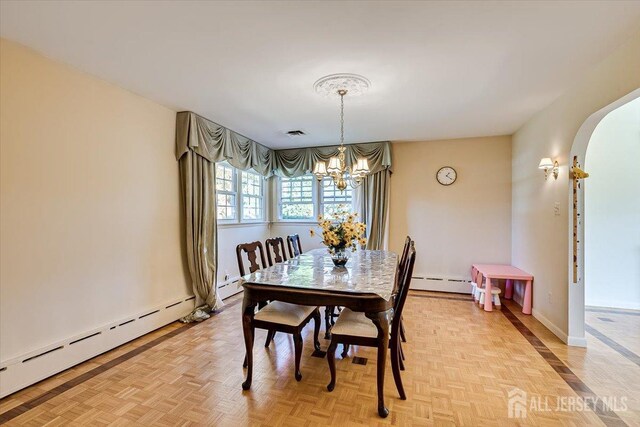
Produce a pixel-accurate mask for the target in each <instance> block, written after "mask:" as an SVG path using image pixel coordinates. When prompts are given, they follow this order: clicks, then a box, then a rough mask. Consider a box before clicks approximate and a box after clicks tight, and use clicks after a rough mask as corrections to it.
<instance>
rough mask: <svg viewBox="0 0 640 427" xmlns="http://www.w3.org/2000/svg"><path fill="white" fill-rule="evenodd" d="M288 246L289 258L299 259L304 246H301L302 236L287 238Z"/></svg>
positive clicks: (296, 235) (294, 235)
mask: <svg viewBox="0 0 640 427" xmlns="http://www.w3.org/2000/svg"><path fill="white" fill-rule="evenodd" d="M287 245H288V246H289V257H290V258H293V257H297V256H298V255H300V254H301V253H302V245H301V244H300V235H299V234H292V235H290V236H287Z"/></svg>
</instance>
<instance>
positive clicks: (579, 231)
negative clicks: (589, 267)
mask: <svg viewBox="0 0 640 427" xmlns="http://www.w3.org/2000/svg"><path fill="white" fill-rule="evenodd" d="M637 98H640V89H637V90H635V91H633V92H631V93H630V94H628V95H626V96H624V97H622V98H620V99H619V100H617V101H615V102H613V103H611V104H610V105H608V106H606V107H605V108H603V109H601V110H599V111H597V112H595V113H594V114H592V115H591V116H590V117H589V118H588V119H587V120H586V121H585V122H584V123H583V124H582V126H581V127H580V129H579V130H578V133H577V134H576V137H575V139H574V143H573V146H572V148H571V156H570V162H572V161H573V159H574V158H575V159H577V161H578V162H579V163H580V164H581V165H584V167H583V169H585V170H586V171H587V172H588V168H589V166H588V164H587V165H585V157H586V153H587V148H588V145H589V142H590V141H591V138H592V136H593V134H594V131H595V130H596V127H597V126H598V125H599V124H600V123H601V122H602V120H603V119H604V117H605V116H607V115H608V114H609V113H611V112H612V111H614V110H616V109H617V108H619V107H621V106H623V105H625V104H627V103H629V102H631V101H633V100H635V99H637ZM568 185H569V191H568V193H569V200H568V202H569V212H572V211H573V206H574V192H573V181H572V180H569V184H568ZM586 185H588V183H586ZM576 198H577V206H576V213H577V215H576V218H577V221H575V222H574V215H569V236H568V238H569V251H570V252H569V278H568V280H569V283H568V286H569V307H568V309H569V325H568V327H569V331H568V332H569V334H568V335H569V336H568V344H569V345H575V346H582V347H585V346H586V344H587V341H586V338H585V283H587V281H586V280H585V279H586V277H585V227H584V224H585V221H588V218H586V217H585V204H584V200H585V185H580V186H579V187H578V190H577V192H576ZM574 225H575V226H576V229H575V230H576V238H577V252H576V267H577V268H576V273H577V274H575V275H574V250H573V247H574Z"/></svg>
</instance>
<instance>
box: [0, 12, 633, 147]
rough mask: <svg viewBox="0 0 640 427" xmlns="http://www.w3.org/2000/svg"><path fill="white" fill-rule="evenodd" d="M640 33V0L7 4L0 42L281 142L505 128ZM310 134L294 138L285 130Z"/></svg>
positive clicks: (421, 136) (422, 136) (424, 136)
mask: <svg viewBox="0 0 640 427" xmlns="http://www.w3.org/2000/svg"><path fill="white" fill-rule="evenodd" d="M638 28H640V1H629V2H622V1H619V2H611V1H603V2H598V1H591V2H537V1H531V2H529V1H526V2H476V1H471V2H387V3H385V2H382V3H381V2H341V3H338V2H186V1H182V2H177V1H176V2H152V1H141V2H133V1H129V2H99V1H88V2H81V1H79V2H73V1H71V2H59V1H47V2H45V1H42V2H27V1H20V2H15V1H6V0H3V1H2V2H1V6H0V30H1V34H2V37H6V38H8V39H12V40H15V41H18V42H20V43H22V44H24V45H27V46H30V47H32V48H34V49H35V50H37V51H40V52H42V53H44V54H45V55H47V56H49V57H51V58H55V59H58V60H60V61H63V62H66V63H68V64H71V65H73V66H75V67H77V68H79V69H82V70H84V71H86V72H88V73H91V74H94V75H96V76H99V77H101V78H103V79H105V80H107V81H110V82H113V83H115V84H116V85H118V86H121V87H123V88H126V89H129V90H131V91H133V92H135V93H138V94H140V95H142V96H145V97H147V98H150V99H153V100H155V101H157V102H160V103H162V104H164V105H166V106H169V107H171V108H173V109H176V110H192V111H195V112H196V113H199V114H200V115H203V116H205V117H207V118H209V119H211V120H213V121H215V122H218V123H220V124H222V125H225V126H227V127H229V128H231V129H233V130H235V131H237V132H240V133H241V134H244V135H245V136H248V137H250V138H253V139H255V140H257V141H259V142H262V143H264V144H266V145H268V146H270V147H273V148H282V147H293V146H308V145H318V144H332V143H335V142H336V141H337V138H338V136H339V123H338V111H339V110H338V102H337V100H336V99H331V98H322V97H320V96H318V95H316V94H315V92H314V91H313V83H314V82H315V81H316V80H317V79H318V78H319V77H321V76H324V75H326V74H332V73H340V72H349V73H357V74H362V75H364V76H366V77H367V78H369V80H371V83H372V89H371V90H370V92H369V93H368V94H367V95H365V96H362V97H359V98H352V99H349V98H347V99H346V101H345V104H346V107H345V108H346V113H345V120H346V129H345V132H346V139H347V142H363V141H377V140H433V139H444V138H458V137H468V136H486V135H499V134H511V133H513V132H514V131H516V130H517V129H518V128H519V127H520V126H521V125H522V124H523V123H524V122H525V121H526V120H527V119H529V118H530V117H531V116H532V115H533V114H534V113H536V112H537V111H539V110H540V109H542V108H544V107H545V106H547V105H548V104H549V103H551V102H552V101H553V100H554V99H555V98H556V97H558V96H559V95H560V94H561V93H562V91H563V90H565V89H567V88H568V87H569V86H570V85H571V83H572V82H573V81H575V80H576V79H577V78H579V77H580V76H581V75H582V74H583V73H584V72H585V71H586V70H588V69H589V68H591V67H593V66H594V65H595V64H596V63H597V62H598V61H600V60H602V59H604V58H605V57H606V56H607V54H608V53H610V52H611V51H612V50H613V49H614V48H615V47H616V46H618V45H620V44H621V43H622V42H624V40H625V39H626V38H628V37H629V36H630V35H631V34H632V33H633V31H636V30H637V29H638ZM292 129H302V130H304V131H305V132H306V133H307V134H308V135H307V136H303V137H295V138H291V137H289V136H287V135H285V132H286V131H288V130H292Z"/></svg>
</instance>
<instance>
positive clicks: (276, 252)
mask: <svg viewBox="0 0 640 427" xmlns="http://www.w3.org/2000/svg"><path fill="white" fill-rule="evenodd" d="M264 243H265V246H266V247H267V260H268V261H269V267H271V266H272V265H273V264H274V263H276V262H284V261H286V260H287V254H286V252H285V248H284V239H283V238H282V237H274V238H272V239H267V240H266V241H265V242H264Z"/></svg>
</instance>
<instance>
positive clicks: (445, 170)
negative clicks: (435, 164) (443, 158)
mask: <svg viewBox="0 0 640 427" xmlns="http://www.w3.org/2000/svg"><path fill="white" fill-rule="evenodd" d="M456 178H458V173H457V172H456V170H455V169H454V168H452V167H451V166H445V167H442V168H440V169H439V170H438V173H436V179H437V180H438V182H439V183H440V184H442V185H451V184H453V183H454V182H456Z"/></svg>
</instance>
